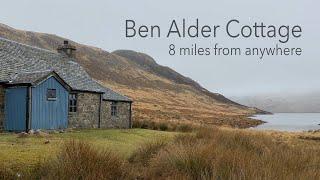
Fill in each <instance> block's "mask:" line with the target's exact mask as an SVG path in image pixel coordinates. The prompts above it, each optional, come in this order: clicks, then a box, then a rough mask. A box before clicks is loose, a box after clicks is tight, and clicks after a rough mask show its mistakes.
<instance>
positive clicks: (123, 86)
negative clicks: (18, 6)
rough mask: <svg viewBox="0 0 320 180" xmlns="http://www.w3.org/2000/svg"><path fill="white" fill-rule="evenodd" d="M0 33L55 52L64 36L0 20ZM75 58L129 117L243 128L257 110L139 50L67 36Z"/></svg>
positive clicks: (5, 36)
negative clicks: (119, 97) (125, 105)
mask: <svg viewBox="0 0 320 180" xmlns="http://www.w3.org/2000/svg"><path fill="white" fill-rule="evenodd" d="M0 37H3V38H7V39H10V40H13V41H17V42H21V43H24V44H28V45H31V46H36V47H40V48H44V49H48V50H52V51H55V50H56V48H57V46H58V45H59V44H61V43H62V42H63V40H64V38H62V37H58V36H56V35H51V34H45V33H36V32H30V31H22V30H17V29H14V28H11V27H8V26H6V25H1V24H0ZM70 42H71V43H72V44H74V45H76V47H77V55H76V57H77V61H78V63H80V64H81V65H82V66H83V67H84V68H85V69H86V71H87V72H88V73H89V74H90V75H91V76H92V77H93V78H94V79H95V80H97V81H99V82H100V83H102V84H103V85H105V86H107V87H110V88H113V89H114V90H117V91H119V92H121V93H123V94H125V95H127V96H129V97H131V98H132V99H133V100H134V105H133V112H134V119H139V120H152V121H184V122H190V123H206V124H217V125H232V126H241V127H245V126H248V125H251V124H252V123H253V124H255V123H258V122H252V121H248V120H247V119H246V118H245V117H243V116H245V115H248V114H253V113H257V112H261V111H259V110H257V109H254V108H247V107H245V106H242V105H240V104H237V103H234V102H233V101H231V100H229V99H227V98H225V97H224V96H222V95H220V94H216V93H211V92H209V91H208V90H206V89H204V88H203V87H201V85H199V84H198V83H197V82H195V81H193V80H192V79H190V78H187V77H185V76H183V75H181V74H179V73H178V72H175V71H174V70H172V69H170V68H169V67H164V66H161V65H159V64H157V63H156V61H155V60H154V59H153V58H152V57H150V56H148V55H146V54H143V53H138V52H134V51H129V50H118V51H115V52H111V53H110V52H107V51H105V50H102V49H100V48H96V47H91V46H86V45H83V44H79V43H76V42H73V41H71V40H70Z"/></svg>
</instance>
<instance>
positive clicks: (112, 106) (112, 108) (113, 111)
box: [111, 102, 118, 116]
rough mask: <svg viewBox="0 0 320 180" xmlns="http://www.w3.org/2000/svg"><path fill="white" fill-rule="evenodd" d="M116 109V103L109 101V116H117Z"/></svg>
mask: <svg viewBox="0 0 320 180" xmlns="http://www.w3.org/2000/svg"><path fill="white" fill-rule="evenodd" d="M117 114H118V110H117V103H116V102H112V103H111V116H117Z"/></svg>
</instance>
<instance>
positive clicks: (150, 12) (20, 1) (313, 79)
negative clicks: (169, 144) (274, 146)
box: [0, 0, 320, 96]
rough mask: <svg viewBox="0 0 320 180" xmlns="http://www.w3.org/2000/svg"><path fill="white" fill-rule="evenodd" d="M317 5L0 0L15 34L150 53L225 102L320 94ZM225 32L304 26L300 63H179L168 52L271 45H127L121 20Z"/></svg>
mask: <svg viewBox="0 0 320 180" xmlns="http://www.w3.org/2000/svg"><path fill="white" fill-rule="evenodd" d="M319 7H320V2H319V0H305V1H301V0H281V1H279V0H264V1H259V0H240V1H239V0H233V1H230V0H229V1H228V0H224V1H221V0H219V1H218V0H217V1H212V0H202V1H201V0H198V1H194V0H193V1H188V0H176V1H172V0H161V1H151V0H136V1H131V0H128V1H123V0H117V1H110V0H107V1H102V0H101V1H99V0H90V1H86V2H82V1H79V0H68V1H65V0H51V1H45V0H32V1H31V0H10V1H2V2H1V6H0V22H1V23H3V24H7V25H9V26H12V27H14V28H18V29H24V30H29V31H37V32H46V33H51V34H56V35H59V36H62V37H66V38H70V39H72V40H74V41H77V42H79V43H83V44H87V45H92V46H97V47H100V48H102V49H105V50H107V51H114V50H117V49H132V50H136V51H140V52H144V53H147V54H149V55H151V56H152V57H154V58H155V60H156V61H157V62H158V63H159V64H161V65H166V66H169V67H171V68H173V69H175V70H176V71H178V72H179V73H182V74H183V75H186V76H189V77H191V78H192V79H194V80H196V81H197V82H199V83H200V84H201V85H203V86H204V87H205V88H207V89H209V90H211V91H213V92H219V93H222V94H224V95H226V96H234V95H250V94H259V93H275V92H284V93H286V92H307V91H317V90H320V78H319V77H320V76H319V75H320V71H319V69H320V61H319V52H320V50H319V44H320V41H319V40H320V12H319ZM182 18H186V19H187V21H188V22H194V20H195V19H196V18H199V19H200V24H208V25H212V26H213V25H216V24H220V25H224V24H225V23H226V22H227V21H228V20H230V19H233V18H236V19H238V20H239V21H241V23H243V24H248V25H252V24H253V23H254V22H264V23H266V24H267V25H269V24H274V25H282V24H283V25H297V24H298V25H301V26H302V29H303V33H302V37H301V38H299V39H296V40H292V41H290V42H289V43H287V44H286V46H288V47H301V48H303V54H302V56H300V57H267V58H265V59H263V60H259V59H258V58H257V57H246V56H238V57H221V56H219V57H217V56H206V57H204V56H189V57H179V56H170V55H169V54H168V50H169V49H168V46H169V44H171V43H175V44H176V45H178V46H185V47H189V46H191V45H192V44H193V43H198V45H201V46H203V47H207V46H213V45H214V44H215V43H219V44H220V45H222V46H224V47H235V46H236V47H238V46H239V47H255V46H257V47H272V46H273V45H275V44H276V43H277V41H276V40H257V39H239V40H234V39H231V38H226V37H225V36H224V34H221V35H218V36H219V37H217V38H208V39H204V38H199V39H174V38H170V39H167V38H165V37H164V36H163V38H160V39H159V38H158V39H152V38H146V39H142V38H133V39H127V38H125V20H126V19H134V20H135V21H136V23H137V25H139V24H147V25H160V26H161V28H162V29H161V31H164V32H165V31H166V30H167V29H168V27H169V25H170V22H171V21H172V20H173V19H176V20H177V21H180V20H182Z"/></svg>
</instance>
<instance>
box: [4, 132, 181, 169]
mask: <svg viewBox="0 0 320 180" xmlns="http://www.w3.org/2000/svg"><path fill="white" fill-rule="evenodd" d="M174 134H175V133H170V132H163V131H151V130H146V129H131V130H116V129H112V130H97V129H95V130H81V131H73V132H67V133H57V134H48V135H47V134H40V135H30V136H28V137H21V138H19V137H18V135H16V134H12V133H8V134H0V160H1V161H0V166H4V167H9V168H12V167H13V168H21V167H23V168H28V167H30V166H31V168H32V166H34V165H37V164H39V162H44V161H46V160H48V159H50V158H52V157H53V156H55V155H56V154H57V153H58V152H59V150H60V149H61V146H63V145H64V144H63V143H64V142H65V141H68V140H81V141H83V142H86V143H90V144H92V145H94V146H96V147H97V148H99V149H106V148H107V149H110V150H113V151H116V152H117V153H119V155H121V156H123V157H128V156H129V155H130V153H132V152H133V151H134V150H135V149H136V148H137V147H138V146H139V145H141V144H143V143H146V142H148V141H153V140H158V139H170V138H173V136H174ZM46 142H47V143H46Z"/></svg>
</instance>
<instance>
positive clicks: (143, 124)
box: [133, 120, 196, 132]
mask: <svg viewBox="0 0 320 180" xmlns="http://www.w3.org/2000/svg"><path fill="white" fill-rule="evenodd" d="M133 128H141V129H151V130H159V131H177V132H191V131H193V130H194V129H195V128H196V127H194V125H191V124H187V123H174V122H155V121H147V120H144V121H134V122H133Z"/></svg>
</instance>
